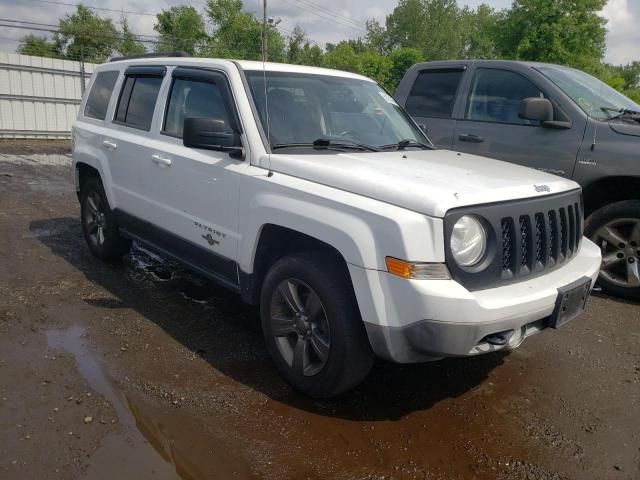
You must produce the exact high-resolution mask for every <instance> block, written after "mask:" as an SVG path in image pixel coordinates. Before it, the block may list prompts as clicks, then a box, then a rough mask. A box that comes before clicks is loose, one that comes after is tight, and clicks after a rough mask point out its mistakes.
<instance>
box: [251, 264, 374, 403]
mask: <svg viewBox="0 0 640 480" xmlns="http://www.w3.org/2000/svg"><path fill="white" fill-rule="evenodd" d="M260 314H261V319H262V330H263V333H264V338H265V342H266V345H267V350H268V351H269V353H270V355H271V357H272V358H273V361H274V363H275V365H276V368H277V369H278V371H279V372H280V374H281V375H282V376H283V377H284V378H285V379H286V380H287V381H288V382H289V383H290V384H291V385H292V386H293V387H294V388H296V389H297V390H299V391H301V392H303V393H305V394H307V395H309V396H312V397H316V398H326V397H331V396H335V395H338V394H340V393H342V392H345V391H347V390H349V389H351V388H353V387H355V386H356V385H358V384H359V383H360V382H361V381H362V380H363V379H364V378H365V377H366V376H367V375H368V373H369V371H370V370H371V367H372V366H373V361H374V354H373V352H372V350H371V346H370V345H369V340H368V338H367V334H366V331H365V329H364V325H363V323H362V319H361V317H360V312H359V309H358V306H357V303H356V299H355V295H354V293H353V287H352V285H351V282H350V279H349V276H348V272H347V271H346V269H345V267H344V264H343V263H341V262H340V261H338V260H337V259H335V258H334V256H332V255H329V254H323V253H313V254H312V253H302V254H296V255H292V256H288V257H284V258H282V259H280V260H278V261H277V262H276V263H275V264H274V265H273V266H272V267H271V269H270V270H269V272H268V273H267V276H266V278H265V280H264V283H263V287H262V294H261V301H260Z"/></svg>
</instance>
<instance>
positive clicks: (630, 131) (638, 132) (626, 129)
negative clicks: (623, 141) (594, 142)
mask: <svg viewBox="0 0 640 480" xmlns="http://www.w3.org/2000/svg"><path fill="white" fill-rule="evenodd" d="M609 126H610V127H611V130H613V131H614V132H616V133H619V134H621V135H631V136H634V137H640V123H636V122H633V123H632V122H625V121H611V122H609Z"/></svg>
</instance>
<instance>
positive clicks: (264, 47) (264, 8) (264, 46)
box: [262, 0, 273, 177]
mask: <svg viewBox="0 0 640 480" xmlns="http://www.w3.org/2000/svg"><path fill="white" fill-rule="evenodd" d="M266 62H267V0H262V84H263V85H264V118H265V119H266V121H267V142H269V152H267V160H268V162H269V164H268V167H269V168H268V169H267V170H268V173H267V177H272V176H273V171H272V170H271V133H270V131H269V99H268V94H269V92H268V90H267V67H266V65H265V64H266Z"/></svg>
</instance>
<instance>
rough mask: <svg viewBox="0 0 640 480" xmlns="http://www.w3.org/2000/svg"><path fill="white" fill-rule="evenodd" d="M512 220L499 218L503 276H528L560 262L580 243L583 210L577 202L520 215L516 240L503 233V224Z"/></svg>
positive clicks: (575, 249) (568, 256) (510, 218)
mask: <svg viewBox="0 0 640 480" xmlns="http://www.w3.org/2000/svg"><path fill="white" fill-rule="evenodd" d="M511 221H513V220H512V217H506V218H502V220H501V225H502V230H503V231H502V234H501V237H502V259H503V261H502V276H503V277H506V278H512V277H514V276H521V275H527V274H529V273H531V272H539V271H542V270H545V269H546V268H547V267H551V266H554V265H556V264H559V263H563V262H564V261H565V260H566V259H569V258H571V257H572V256H573V255H574V254H575V252H576V251H577V249H578V247H579V245H580V239H581V238H582V212H581V210H580V202H579V201H575V202H573V203H571V204H569V205H565V206H563V207H560V208H558V209H553V210H547V211H544V212H535V213H534V214H533V215H531V214H529V215H520V216H519V217H518V225H519V228H520V231H519V236H518V238H517V239H518V240H519V242H516V241H515V240H516V239H515V238H514V237H512V236H510V235H506V236H505V234H504V228H505V227H504V225H509V223H510V222H511ZM532 225H533V228H532ZM556 242H557V243H556ZM513 251H517V252H518V253H519V255H518V256H517V258H516V257H514V256H513V255H511V252H513Z"/></svg>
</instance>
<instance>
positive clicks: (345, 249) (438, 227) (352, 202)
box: [238, 174, 444, 273]
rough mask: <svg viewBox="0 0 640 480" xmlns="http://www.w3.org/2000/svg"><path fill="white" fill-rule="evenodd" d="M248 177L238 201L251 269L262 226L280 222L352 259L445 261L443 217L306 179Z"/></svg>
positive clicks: (381, 263) (381, 266)
mask: <svg viewBox="0 0 640 480" xmlns="http://www.w3.org/2000/svg"><path fill="white" fill-rule="evenodd" d="M272 178H275V179H276V180H275V181H271V180H270V179H269V178H268V177H262V176H260V177H250V180H249V185H247V188H246V191H247V192H251V191H252V190H253V191H254V192H255V194H249V195H247V198H250V199H251V200H250V201H248V202H241V207H240V224H241V225H243V227H242V232H241V236H240V245H239V252H238V263H239V266H240V268H241V269H242V270H243V271H245V272H247V273H251V272H253V266H254V262H255V254H256V250H257V245H258V242H259V239H260V234H261V232H262V228H263V227H264V226H265V225H267V224H273V225H278V226H282V227H285V228H288V229H291V230H294V231H297V232H300V233H303V234H305V235H308V236H310V237H313V238H315V239H317V240H320V241H322V242H324V243H326V244H328V245H331V246H332V247H333V248H335V249H336V250H337V251H338V252H339V253H340V254H341V255H342V257H343V258H344V259H345V261H346V262H347V263H349V264H352V265H357V266H360V267H364V268H369V269H374V270H386V264H385V258H386V257H387V256H392V257H397V258H402V259H408V260H412V261H424V262H443V261H444V249H443V245H442V239H443V226H442V220H441V219H437V218H432V217H428V216H426V215H422V214H419V213H416V212H412V211H410V210H406V209H404V208H401V207H397V206H394V205H390V204H387V203H384V202H380V201H377V200H374V199H371V198H367V197H363V196H360V195H356V194H352V193H349V192H345V191H342V190H338V189H335V188H331V187H328V186H325V185H319V184H315V183H313V182H309V181H307V180H302V179H299V178H295V177H289V176H286V175H282V174H276V175H274V176H273V177H272Z"/></svg>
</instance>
